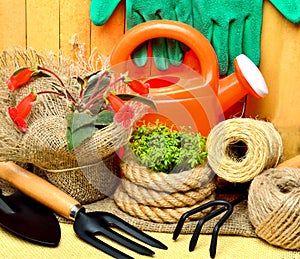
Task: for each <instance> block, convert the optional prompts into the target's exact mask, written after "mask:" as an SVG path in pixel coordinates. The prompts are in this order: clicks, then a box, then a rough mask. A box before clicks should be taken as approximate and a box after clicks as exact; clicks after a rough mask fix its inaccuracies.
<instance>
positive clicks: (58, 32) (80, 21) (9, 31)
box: [0, 0, 124, 56]
mask: <svg viewBox="0 0 300 259" xmlns="http://www.w3.org/2000/svg"><path fill="white" fill-rule="evenodd" d="M89 10H90V0H72V1H67V0H51V1H49V0H12V1H4V0H0V51H2V50H4V49H8V48H13V47H25V48H29V47H32V48H34V49H36V50H42V49H46V50H51V51H53V52H54V53H58V51H59V50H60V51H62V53H63V54H64V55H66V56H72V55H73V54H74V48H76V47H78V45H77V44H78V43H81V44H83V45H84V50H85V55H86V56H89V55H90V53H91V51H92V50H93V49H95V48H97V49H98V51H99V52H100V53H101V54H103V55H107V56H108V55H109V54H110V53H111V51H112V48H113V46H114V45H115V43H116V42H117V41H118V40H119V39H120V37H122V35H123V34H124V1H122V2H121V3H120V4H119V5H118V7H117V9H116V10H115V12H114V13H113V15H112V17H111V18H110V19H109V20H108V22H107V23H106V24H105V25H103V26H94V25H93V24H92V23H91V21H90V16H89ZM112 31H113V33H112Z"/></svg>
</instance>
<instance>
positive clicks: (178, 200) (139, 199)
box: [115, 180, 215, 208]
mask: <svg viewBox="0 0 300 259" xmlns="http://www.w3.org/2000/svg"><path fill="white" fill-rule="evenodd" d="M214 189H215V183H214V182H212V181H211V182H209V183H207V185H206V186H204V187H202V188H195V189H191V190H188V191H186V192H172V193H168V192H164V191H156V190H153V189H147V188H144V187H141V186H138V185H136V184H133V183H131V182H128V181H126V180H123V181H122V187H121V188H120V190H119V191H120V193H119V194H120V195H119V196H118V195H116V196H115V199H116V197H118V198H119V199H120V200H122V193H126V195H128V196H129V197H131V198H132V199H134V200H135V202H136V203H139V204H143V205H147V206H154V207H161V208H178V207H185V206H192V205H194V204H196V203H198V202H199V201H202V200H205V198H206V197H207V196H209V195H210V194H211V193H212V190H214Z"/></svg>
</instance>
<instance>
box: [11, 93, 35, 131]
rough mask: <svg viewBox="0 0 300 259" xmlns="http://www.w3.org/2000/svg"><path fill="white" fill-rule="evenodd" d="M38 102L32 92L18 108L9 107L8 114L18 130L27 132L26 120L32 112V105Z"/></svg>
mask: <svg viewBox="0 0 300 259" xmlns="http://www.w3.org/2000/svg"><path fill="white" fill-rule="evenodd" d="M35 100H36V95H35V94H34V93H33V92H31V93H30V94H28V95H27V96H25V97H24V98H23V99H22V100H21V102H20V103H19V104H18V105H17V106H16V107H8V114H9V116H10V118H11V119H12V121H13V122H14V123H15V125H16V126H17V128H18V129H19V130H21V131H22V132H26V128H27V123H26V121H25V119H26V118H27V117H28V115H29V114H30V112H31V109H32V103H33V102H34V101H35Z"/></svg>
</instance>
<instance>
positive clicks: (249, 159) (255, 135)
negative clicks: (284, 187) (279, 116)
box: [206, 118, 283, 183]
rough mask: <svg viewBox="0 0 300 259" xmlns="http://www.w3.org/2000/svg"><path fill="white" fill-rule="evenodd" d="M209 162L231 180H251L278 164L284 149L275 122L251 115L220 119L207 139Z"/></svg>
mask: <svg viewBox="0 0 300 259" xmlns="http://www.w3.org/2000/svg"><path fill="white" fill-rule="evenodd" d="M206 145H207V150H208V163H209V165H210V166H211V168H212V169H213V171H214V172H215V173H216V174H217V175H218V176H219V177H221V178H223V179H225V180H226V181H228V182H240V183H243V182H248V181H250V180H252V179H253V178H254V177H255V176H257V175H258V174H260V173H261V172H262V171H264V170H265V169H268V168H271V167H274V166H276V165H277V164H278V162H279V161H280V158H281V156H282V152H283V145H282V139H281V136H280V134H279V133H278V131H277V130H276V129H275V128H274V126H273V124H272V123H270V122H266V121H261V120H255V119H251V118H234V119H228V120H225V121H223V122H220V123H219V124H218V125H217V126H215V127H214V128H213V129H212V130H211V132H210V134H209V136H208V139H207V143H206Z"/></svg>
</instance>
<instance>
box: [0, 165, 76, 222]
mask: <svg viewBox="0 0 300 259" xmlns="http://www.w3.org/2000/svg"><path fill="white" fill-rule="evenodd" d="M0 178H2V179H3V180H5V181H7V182H9V183H10V184H11V185H13V186H14V187H16V188H17V189H18V190H20V191H22V192H23V193H25V194H26V195H28V196H29V197H31V198H33V199H35V200H37V201H38V202H40V203H42V204H44V205H45V206H47V207H48V208H50V209H52V210H53V211H55V212H56V213H57V214H59V215H61V216H63V217H65V218H67V219H69V218H70V212H71V209H72V208H73V207H74V206H75V205H78V204H79V203H78V201H76V200H75V199H73V198H72V197H71V196H69V195H68V194H66V193H64V192H63V191H61V190H60V189H58V188H57V187H55V186H54V185H52V184H51V183H49V182H47V181H46V180H44V179H42V178H40V177H39V176H37V175H35V174H33V173H31V172H29V171H27V170H25V169H24V168H22V167H20V166H18V165H16V164H15V163H13V162H0Z"/></svg>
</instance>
